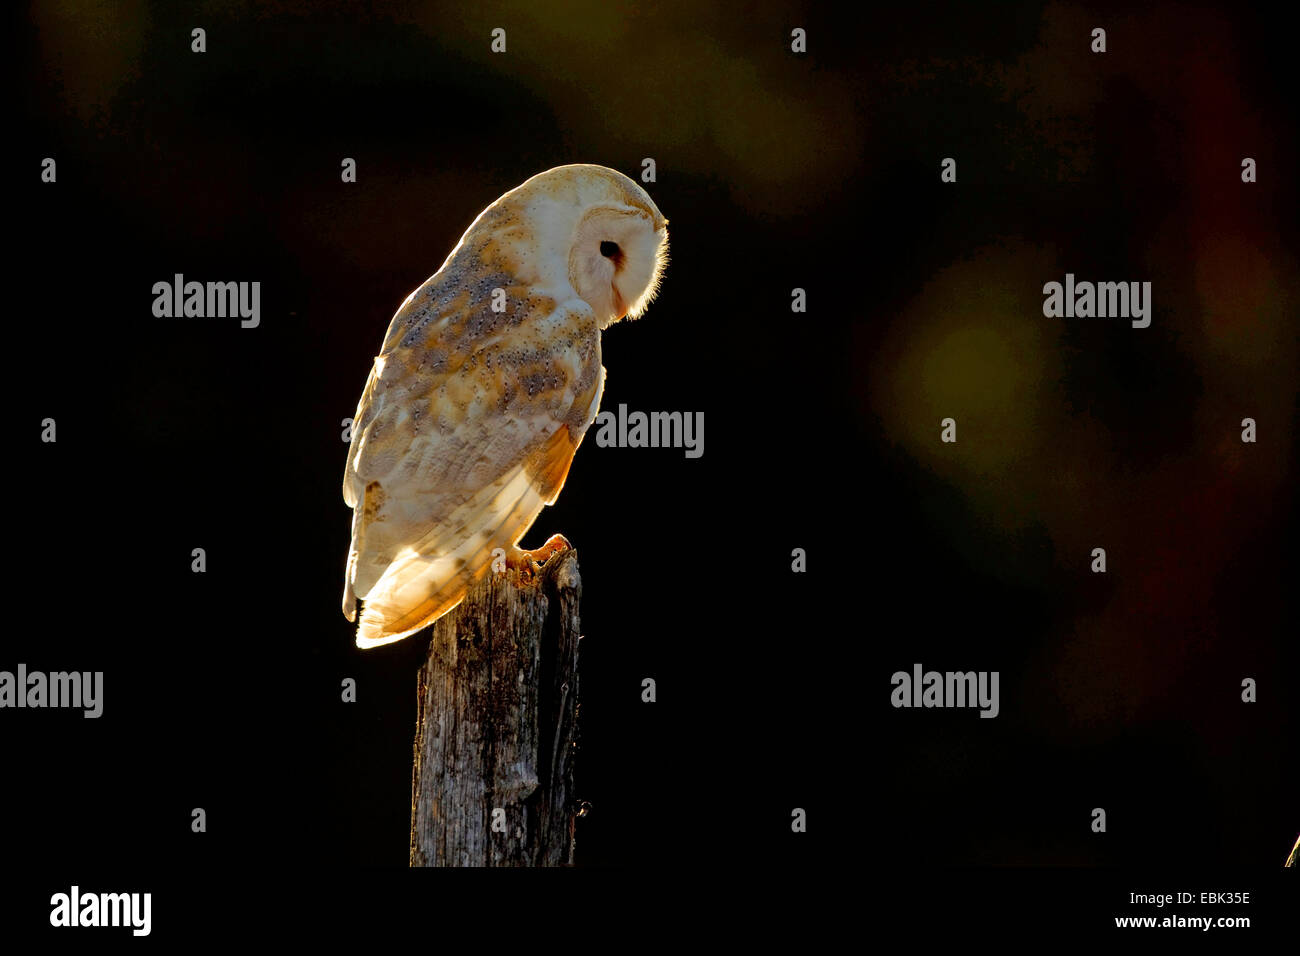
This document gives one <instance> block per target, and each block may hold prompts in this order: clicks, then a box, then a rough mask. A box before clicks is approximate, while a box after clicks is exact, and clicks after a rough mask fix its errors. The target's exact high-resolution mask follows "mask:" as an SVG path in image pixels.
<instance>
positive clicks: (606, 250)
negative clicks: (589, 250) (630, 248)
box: [600, 239, 623, 262]
mask: <svg viewBox="0 0 1300 956" xmlns="http://www.w3.org/2000/svg"><path fill="white" fill-rule="evenodd" d="M600 254H601V255H602V256H604V257H605V258H606V259H613V260H614V261H615V262H617V261H618V260H619V259H620V258H622V255H623V250H622V249H620V248H619V247H618V243H617V242H610V241H609V240H608V239H606V240H605V241H604V242H602V243H601V244H600Z"/></svg>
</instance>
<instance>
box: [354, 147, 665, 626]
mask: <svg viewBox="0 0 1300 956" xmlns="http://www.w3.org/2000/svg"><path fill="white" fill-rule="evenodd" d="M667 224H668V220H667V219H665V218H664V217H663V214H662V213H660V212H659V209H658V208H657V207H656V206H655V204H654V203H653V202H652V201H651V199H650V197H649V196H648V195H646V192H645V190H643V189H642V188H641V187H640V186H639V185H637V184H636V183H635V182H633V181H632V180H631V179H629V178H628V177H627V176H624V175H623V174H622V173H619V172H616V171H614V170H612V169H606V168H605V167H603V166H590V165H574V166H557V167H556V168H554V169H550V170H547V171H546V172H544V173H539V174H538V175H536V176H534V177H533V178H531V179H529V180H528V181H526V182H525V183H523V184H522V185H520V186H518V187H516V188H514V189H512V190H510V191H509V192H508V193H506V194H505V195H503V196H502V197H501V198H499V199H497V200H496V201H495V202H494V203H492V204H491V205H490V206H488V207H487V208H486V209H484V210H483V211H482V212H481V213H479V215H478V218H477V219H475V220H474V222H473V223H472V224H471V225H470V227H469V229H467V230H466V232H465V234H464V235H463V236H461V238H460V241H459V242H458V243H457V244H456V247H455V248H454V249H453V250H452V251H451V254H450V255H449V256H448V257H447V260H446V261H445V262H444V263H443V264H442V267H441V268H440V269H438V271H437V272H435V273H434V274H433V275H432V276H430V277H429V278H428V279H427V280H425V282H424V283H423V284H422V285H421V286H420V287H419V288H418V289H416V290H415V291H414V292H412V293H411V294H410V295H409V296H407V297H406V301H405V302H403V303H402V305H401V308H399V309H398V310H397V314H396V315H394V316H393V319H392V322H391V323H390V324H389V326H388V334H387V335H386V336H385V337H384V344H383V347H382V348H381V350H380V352H379V355H378V357H376V358H375V361H374V366H373V368H372V369H371V371H370V378H369V380H368V381H367V382H366V388H365V391H364V392H363V393H362V395H361V401H360V403H359V404H358V405H357V412H356V415H355V417H354V419H353V422H354V424H353V430H352V442H351V445H350V447H349V449H348V461H347V467H346V470H345V472H344V476H343V499H344V501H346V502H347V504H348V506H349V507H351V508H352V546H351V548H350V550H349V552H348V559H347V570H346V572H345V577H344V585H343V614H344V616H346V617H347V619H348V620H349V621H352V620H355V619H356V610H357V601H358V600H360V601H361V602H362V608H361V621H360V623H359V624H358V626H357V635H356V641H357V646H358V647H363V648H365V647H376V646H378V645H380V644H387V643H390V642H392V641H396V640H400V639H401V638H403V637H408V636H409V635H411V634H414V633H415V632H416V631H418V630H420V629H421V628H423V627H425V626H427V625H428V624H431V623H432V622H433V621H434V620H436V619H437V618H439V617H441V616H442V615H443V614H445V613H447V612H448V611H450V610H451V609H452V608H454V607H455V606H456V605H457V604H459V603H460V601H461V600H462V599H463V598H464V596H465V592H466V591H467V590H468V588H469V586H470V585H471V584H472V583H473V582H474V581H476V580H477V579H478V578H480V577H482V576H483V575H484V574H486V573H487V572H488V570H489V569H490V568H491V567H492V564H493V555H494V552H496V553H497V555H498V556H500V555H501V554H502V553H504V554H505V555H507V556H508V557H509V559H510V560H511V561H512V562H519V561H525V560H534V559H536V557H537V554H530V553H528V552H522V551H519V550H518V549H517V547H516V546H517V545H518V543H519V539H520V538H522V537H523V535H524V533H525V532H526V531H527V530H528V528H529V526H530V525H532V523H533V521H534V520H535V519H536V517H537V515H538V514H539V513H540V512H541V510H542V507H543V506H544V505H549V504H552V503H554V502H555V499H556V498H557V496H558V495H559V493H560V489H561V488H563V487H564V480H565V478H566V477H567V475H568V472H569V465H570V464H571V463H572V461H573V456H574V453H575V452H576V451H577V450H578V445H579V444H580V443H581V442H582V436H583V435H584V434H585V433H586V431H587V428H588V426H589V425H590V424H591V423H592V421H593V420H594V419H595V417H596V413H597V412H598V411H599V409H600V396H601V391H602V390H603V388H604V384H605V369H604V368H603V367H602V365H601V353H600V333H601V331H602V330H604V329H607V328H609V326H611V325H613V324H614V323H615V322H617V321H618V320H619V319H622V318H624V317H631V318H637V317H639V316H640V315H641V314H642V313H643V312H644V311H645V309H646V307H647V306H648V305H649V304H650V302H651V300H652V299H654V297H655V294H656V292H657V291H658V288H659V280H660V276H661V275H662V273H663V269H664V265H665V263H666V262H667V251H668V230H667ZM563 545H564V542H563V539H562V538H560V536H558V535H557V536H556V537H554V538H552V539H551V541H548V542H547V544H546V546H545V547H544V548H543V549H542V553H543V554H546V553H550V552H551V551H553V550H555V549H557V548H559V547H562V546H563ZM498 548H499V549H501V551H500V552H497V549H498Z"/></svg>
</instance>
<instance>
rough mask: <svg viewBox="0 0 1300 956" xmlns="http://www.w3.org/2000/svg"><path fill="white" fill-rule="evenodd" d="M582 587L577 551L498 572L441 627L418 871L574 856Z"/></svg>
mask: <svg viewBox="0 0 1300 956" xmlns="http://www.w3.org/2000/svg"><path fill="white" fill-rule="evenodd" d="M581 593H582V581H581V578H580V577H579V574H578V556H577V552H576V551H574V550H572V549H568V550H565V551H562V552H560V553H558V554H555V555H553V556H552V557H551V558H550V560H548V561H547V562H546V564H545V565H544V566H543V567H542V569H541V571H540V572H537V573H531V572H529V571H520V570H518V569H514V568H511V569H509V570H507V571H505V572H504V573H489V574H488V575H487V577H486V578H484V579H483V580H482V581H480V582H479V583H478V584H476V585H475V586H474V587H473V588H471V589H470V592H469V594H468V595H467V596H466V597H465V600H464V601H462V602H461V603H460V605H459V606H458V607H457V608H456V609H455V610H453V611H452V612H451V613H450V614H447V615H445V616H444V617H442V618H441V619H440V620H438V621H436V622H435V623H434V625H433V640H432V642H431V643H430V645H429V655H428V658H427V659H426V660H425V663H424V666H423V667H421V668H420V674H419V682H418V686H419V701H420V703H419V716H418V718H417V721H416V728H415V766H414V768H413V771H412V774H411V866H561V865H565V864H571V863H572V862H573V850H574V819H575V817H576V815H577V807H576V806H575V803H576V801H575V800H574V798H573V764H574V758H575V753H574V751H575V750H576V748H577V724H578V719H577V718H578V636H579V622H578V602H579V599H580V597H581ZM494 811H497V812H495V813H494ZM503 830H504V832H502V831H503Z"/></svg>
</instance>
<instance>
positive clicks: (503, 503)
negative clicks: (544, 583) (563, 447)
mask: <svg viewBox="0 0 1300 956" xmlns="http://www.w3.org/2000/svg"><path fill="white" fill-rule="evenodd" d="M544 504H545V500H544V499H543V497H542V494H541V489H539V488H538V487H537V486H536V485H535V484H534V482H533V480H532V479H531V478H530V477H529V474H528V471H527V469H525V468H522V467H521V468H519V469H518V470H517V471H516V473H515V474H514V475H513V476H512V477H511V478H510V479H509V480H508V481H506V482H505V483H504V485H503V486H502V487H501V488H500V490H499V491H497V492H496V493H495V494H494V495H492V497H491V498H490V500H488V501H486V502H484V503H482V504H479V505H478V507H475V506H474V505H475V503H474V502H471V503H470V504H469V505H467V506H466V510H468V511H470V512H471V513H470V514H467V515H465V516H464V517H465V518H466V520H465V521H464V522H462V521H460V520H456V521H454V522H452V523H451V524H452V526H454V527H470V528H478V529H480V530H478V531H477V532H473V533H471V534H470V535H469V536H468V537H462V538H460V539H459V540H448V537H449V536H448V535H447V534H446V533H445V531H435V532H433V533H431V534H430V535H427V536H426V537H425V538H423V539H421V540H420V541H419V542H417V543H416V544H415V545H414V547H413V549H412V550H413V551H414V553H411V554H408V555H407V556H405V557H402V558H399V559H397V560H396V561H394V562H393V563H392V564H391V565H389V567H388V569H387V570H386V571H385V572H384V574H383V576H382V577H380V579H379V580H378V581H377V582H375V586H374V587H373V588H371V589H370V592H369V593H368V594H367V595H366V596H365V599H364V602H363V606H362V611H361V623H360V624H359V625H358V626H357V647H363V648H366V647H378V646H380V645H381V644H389V643H392V642H393V641H400V640H401V639H402V638H404V637H409V636H410V635H412V634H414V633H415V632H416V631H418V630H420V629H421V628H424V627H427V626H428V625H430V624H432V623H433V622H434V621H436V620H437V619H438V618H440V617H442V615H444V614H446V613H447V612H448V611H450V610H451V609H452V608H454V607H455V606H456V605H457V604H459V603H460V602H461V601H462V600H464V598H465V594H466V592H467V591H468V590H469V588H470V586H471V585H472V584H474V582H475V581H477V580H479V579H480V578H482V577H483V576H484V575H485V574H487V573H488V571H489V570H491V567H492V558H493V552H494V551H495V550H496V549H498V548H500V549H501V550H502V551H504V552H505V553H506V554H509V553H510V551H511V550H512V549H513V548H514V547H515V545H516V544H517V543H518V542H519V539H520V538H522V537H523V536H524V533H525V532H526V531H527V530H528V526H529V525H531V524H532V523H533V520H534V519H535V518H536V517H537V513H538V512H539V511H541V510H542V506H543V505H544ZM456 517H457V519H459V518H460V517H461V516H459V515H458V516H456ZM445 527H446V526H445V525H444V528H445Z"/></svg>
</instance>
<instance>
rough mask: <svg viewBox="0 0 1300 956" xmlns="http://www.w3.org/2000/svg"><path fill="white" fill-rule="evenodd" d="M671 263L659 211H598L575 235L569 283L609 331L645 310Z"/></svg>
mask: <svg viewBox="0 0 1300 956" xmlns="http://www.w3.org/2000/svg"><path fill="white" fill-rule="evenodd" d="M643 195H644V194H643ZM647 198H648V197H647ZM651 208H653V207H651ZM667 260H668V228H667V220H665V219H664V218H663V216H661V215H658V210H655V211H654V213H653V214H652V213H651V211H650V209H647V208H644V207H640V206H627V205H622V204H620V205H617V206H596V207H593V208H592V209H590V210H588V211H587V212H586V214H585V215H584V216H583V217H582V219H581V220H580V221H579V222H578V226H577V228H576V229H575V230H574V237H573V246H572V248H571V250H570V253H569V281H570V282H571V283H572V285H573V288H574V291H576V292H577V293H578V295H579V296H581V297H582V298H583V299H584V300H585V301H586V302H587V304H588V305H590V306H591V308H592V310H593V311H594V312H595V313H596V318H597V320H598V321H599V323H600V327H601V328H602V329H605V328H608V327H609V326H610V325H612V324H614V323H615V322H617V321H618V320H619V319H621V318H623V317H625V316H631V317H632V318H634V319H635V318H637V317H639V316H640V315H641V313H642V312H644V311H645V310H646V307H647V306H649V304H650V303H651V302H652V301H653V300H654V297H655V294H656V293H657V292H658V290H659V277H660V275H662V273H663V269H664V265H665V263H666V262H667Z"/></svg>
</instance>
